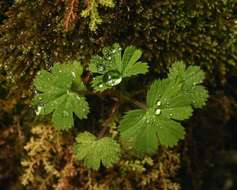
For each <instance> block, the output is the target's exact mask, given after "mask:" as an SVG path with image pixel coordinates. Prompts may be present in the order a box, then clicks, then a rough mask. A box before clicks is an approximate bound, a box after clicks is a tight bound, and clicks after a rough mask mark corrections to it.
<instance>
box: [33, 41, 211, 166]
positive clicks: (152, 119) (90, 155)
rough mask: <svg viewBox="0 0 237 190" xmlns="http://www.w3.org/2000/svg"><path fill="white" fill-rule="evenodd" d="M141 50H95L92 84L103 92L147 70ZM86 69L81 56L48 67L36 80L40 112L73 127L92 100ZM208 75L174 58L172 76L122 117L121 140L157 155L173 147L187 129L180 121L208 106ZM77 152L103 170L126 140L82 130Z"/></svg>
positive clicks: (57, 124)
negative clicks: (84, 76)
mask: <svg viewBox="0 0 237 190" xmlns="http://www.w3.org/2000/svg"><path fill="white" fill-rule="evenodd" d="M141 55H142V52H141V50H139V49H137V48H135V47H134V46H129V47H127V48H126V49H125V50H124V52H122V48H121V47H120V46H119V44H113V45H112V46H110V47H105V48H104V49H103V50H102V56H99V55H95V56H93V57H92V58H91V61H90V64H89V68H88V69H89V71H90V72H91V73H92V74H94V75H95V76H94V78H93V80H92V82H91V86H92V88H93V89H94V90H95V91H96V92H102V91H104V90H109V89H111V88H112V87H115V86H116V85H118V84H120V83H121V82H122V80H123V79H124V78H127V77H131V76H136V75H138V74H145V73H147V72H148V64H147V63H144V62H141V61H139V59H140V58H141ZM82 72H83V69H82V66H81V65H80V63H79V62H78V61H74V62H69V63H65V64H55V65H54V66H53V67H52V69H51V72H48V71H45V70H42V71H40V72H39V74H38V75H37V77H36V78H35V80H34V85H35V87H36V90H37V92H38V93H37V94H36V96H35V98H34V100H33V104H34V105H36V106H38V110H37V114H41V115H46V114H50V113H52V123H53V124H54V126H55V127H56V128H58V129H69V128H71V127H72V126H73V115H74V114H75V115H76V116H77V117H78V118H79V119H86V118H87V115H88V113H89V104H88V102H87V101H86V98H85V94H86V93H85V92H87V89H86V87H85V85H84V84H83V82H82V79H81V75H82ZM203 80H204V72H203V71H202V70H201V69H200V67H198V66H192V65H191V66H188V67H186V66H185V64H184V63H183V62H177V63H175V64H173V65H172V66H171V68H170V70H169V74H168V77H167V78H166V79H162V80H155V81H154V82H153V83H152V84H151V87H150V89H149V90H148V92H147V96H146V106H145V107H142V108H140V109H135V110H131V111H128V112H127V113H125V115H124V116H123V118H122V119H121V120H120V122H119V128H118V131H119V132H120V140H121V143H122V144H126V145H128V146H127V147H126V148H125V147H124V148H125V150H126V149H131V150H133V151H135V152H136V153H137V155H145V154H150V155H152V154H154V153H155V152H156V150H157V148H158V146H159V145H162V146H164V147H173V146H175V145H176V144H177V143H178V141H179V140H181V139H183V138H184V135H185V130H184V128H183V127H182V125H181V123H180V122H181V121H183V120H185V119H188V118H190V117H191V116H192V112H193V109H194V108H201V107H202V106H204V105H205V102H206V100H207V98H208V92H207V90H206V89H205V88H204V86H202V85H201V83H202V82H203ZM82 92H83V93H82ZM121 93H124V92H121ZM95 94H97V93H95ZM102 136H103V135H102ZM74 152H75V156H76V158H77V159H78V160H82V161H83V162H84V163H85V164H86V165H87V166H88V167H89V168H92V169H96V170H97V169H99V167H100V165H101V164H102V165H104V166H105V167H110V166H112V165H113V164H114V163H116V162H117V161H118V160H119V158H120V155H121V146H120V145H119V143H118V142H116V141H115V140H114V139H113V138H111V137H101V136H99V138H97V137H95V136H94V135H93V134H91V133H89V132H84V133H79V134H78V136H77V138H76V144H75V148H74Z"/></svg>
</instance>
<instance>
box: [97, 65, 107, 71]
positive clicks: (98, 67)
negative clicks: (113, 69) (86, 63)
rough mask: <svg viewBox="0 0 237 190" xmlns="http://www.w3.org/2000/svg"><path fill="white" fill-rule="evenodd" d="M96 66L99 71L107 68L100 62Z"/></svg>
mask: <svg viewBox="0 0 237 190" xmlns="http://www.w3.org/2000/svg"><path fill="white" fill-rule="evenodd" d="M96 68H97V71H98V72H103V71H104V70H105V66H104V65H103V64H98V65H97V66H96Z"/></svg>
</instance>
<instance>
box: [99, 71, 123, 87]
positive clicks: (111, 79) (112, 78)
mask: <svg viewBox="0 0 237 190" xmlns="http://www.w3.org/2000/svg"><path fill="white" fill-rule="evenodd" d="M103 81H104V82H105V83H106V84H107V85H108V86H115V85H117V84H119V83H120V82H121V81H122V77H121V74H120V73H119V72H118V71H116V70H114V71H109V72H107V73H106V74H105V75H104V77H103Z"/></svg>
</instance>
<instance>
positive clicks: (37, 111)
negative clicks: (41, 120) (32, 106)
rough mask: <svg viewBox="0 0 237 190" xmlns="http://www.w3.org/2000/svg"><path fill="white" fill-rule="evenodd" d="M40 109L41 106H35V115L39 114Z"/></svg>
mask: <svg viewBox="0 0 237 190" xmlns="http://www.w3.org/2000/svg"><path fill="white" fill-rule="evenodd" d="M41 110H42V106H38V107H37V110H36V112H35V114H36V115H39V114H40V112H41Z"/></svg>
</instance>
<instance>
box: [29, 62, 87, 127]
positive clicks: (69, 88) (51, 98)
mask: <svg viewBox="0 0 237 190" xmlns="http://www.w3.org/2000/svg"><path fill="white" fill-rule="evenodd" d="M82 71H83V69H82V67H81V65H80V63H79V62H77V61H74V62H72V63H68V64H55V65H54V66H53V68H52V70H51V73H49V72H48V71H45V70H42V71H40V72H39V73H38V75H37V76H36V78H35V80H34V85H35V87H36V90H37V91H38V94H36V96H35V97H34V99H33V105H34V106H37V107H38V110H37V112H36V113H37V114H41V115H47V114H49V113H52V112H53V115H52V122H53V124H54V125H55V127H57V128H59V129H69V128H71V127H72V126H73V113H75V114H76V116H77V117H79V118H80V119H84V118H86V117H87V114H88V113H89V106H88V103H87V102H86V99H85V97H83V96H82V95H80V94H77V93H75V92H74V91H80V90H84V89H85V86H84V84H83V82H82V80H81V74H82Z"/></svg>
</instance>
